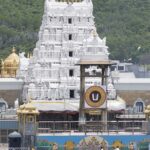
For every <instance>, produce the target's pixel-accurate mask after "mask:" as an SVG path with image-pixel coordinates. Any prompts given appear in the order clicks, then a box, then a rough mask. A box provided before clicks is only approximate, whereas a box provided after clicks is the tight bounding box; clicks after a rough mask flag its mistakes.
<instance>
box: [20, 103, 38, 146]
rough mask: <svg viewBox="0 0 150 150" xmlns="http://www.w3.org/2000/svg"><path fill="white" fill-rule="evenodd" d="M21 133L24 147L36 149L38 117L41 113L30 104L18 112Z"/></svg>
mask: <svg viewBox="0 0 150 150" xmlns="http://www.w3.org/2000/svg"><path fill="white" fill-rule="evenodd" d="M17 114H18V120H19V132H20V133H21V134H22V135H23V136H22V137H23V143H22V145H23V146H28V145H30V146H31V147H34V145H35V142H36V141H35V140H36V132H37V116H38V115H39V111H38V110H37V109H36V107H34V106H33V105H32V103H31V101H30V102H28V103H27V104H23V105H21V106H20V107H19V109H18V110H17Z"/></svg>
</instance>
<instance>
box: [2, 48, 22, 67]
mask: <svg viewBox="0 0 150 150" xmlns="http://www.w3.org/2000/svg"><path fill="white" fill-rule="evenodd" d="M19 62H20V59H19V56H18V55H17V54H16V49H15V48H14V47H13V49H12V53H11V54H10V55H9V56H8V57H7V58H6V59H5V61H4V64H5V65H6V66H7V65H11V66H14V65H15V67H16V65H19Z"/></svg>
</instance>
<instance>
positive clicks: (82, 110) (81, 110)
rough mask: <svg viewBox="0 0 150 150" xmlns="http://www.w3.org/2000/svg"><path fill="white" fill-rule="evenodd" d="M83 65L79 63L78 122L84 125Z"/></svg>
mask: <svg viewBox="0 0 150 150" xmlns="http://www.w3.org/2000/svg"><path fill="white" fill-rule="evenodd" d="M84 72H85V67H84V66H83V65H81V67H80V76H81V78H80V108H79V123H80V124H81V125H84V123H85V115H84V109H83V108H84V91H85V76H84Z"/></svg>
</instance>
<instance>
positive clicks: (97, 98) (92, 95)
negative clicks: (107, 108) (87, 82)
mask: <svg viewBox="0 0 150 150" xmlns="http://www.w3.org/2000/svg"><path fill="white" fill-rule="evenodd" d="M84 97H85V101H86V102H87V104H88V105H89V106H91V107H100V106H101V105H103V104H104V102H105V100H106V92H105V90H104V89H103V88H102V87H100V86H92V87H90V88H88V89H87V90H86V92H85V95H84Z"/></svg>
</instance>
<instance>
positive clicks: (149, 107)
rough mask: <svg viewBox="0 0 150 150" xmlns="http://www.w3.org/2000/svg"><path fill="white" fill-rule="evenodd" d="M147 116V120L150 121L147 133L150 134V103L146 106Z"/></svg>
mask: <svg viewBox="0 0 150 150" xmlns="http://www.w3.org/2000/svg"><path fill="white" fill-rule="evenodd" d="M144 113H145V116H146V120H147V121H148V123H147V134H148V135H150V105H148V106H147V107H146V108H145V111H144Z"/></svg>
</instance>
